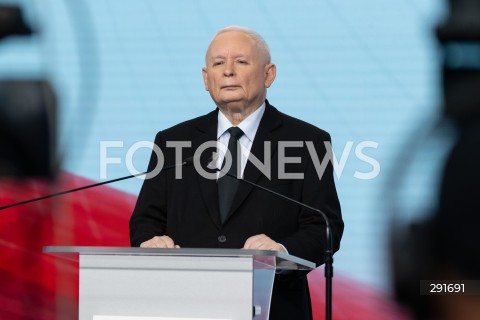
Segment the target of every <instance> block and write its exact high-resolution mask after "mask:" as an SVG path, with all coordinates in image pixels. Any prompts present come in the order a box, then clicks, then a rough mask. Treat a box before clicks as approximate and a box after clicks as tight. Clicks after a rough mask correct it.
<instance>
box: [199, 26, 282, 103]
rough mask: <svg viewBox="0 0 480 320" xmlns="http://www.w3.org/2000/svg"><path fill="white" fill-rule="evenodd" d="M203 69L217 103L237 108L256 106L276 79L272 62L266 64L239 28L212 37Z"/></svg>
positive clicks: (205, 80) (204, 78)
mask: <svg viewBox="0 0 480 320" xmlns="http://www.w3.org/2000/svg"><path fill="white" fill-rule="evenodd" d="M202 71H203V80H204V82H205V88H206V90H207V91H209V92H210V96H211V97H212V99H213V101H215V103H216V104H217V106H218V107H219V108H221V109H222V108H228V109H229V110H231V111H237V112H241V111H244V110H246V109H247V108H249V107H254V108H256V107H259V106H260V105H261V104H262V103H263V101H264V99H265V97H266V89H267V88H268V87H269V86H270V85H271V84H272V82H273V80H274V79H275V65H273V64H267V61H266V57H265V56H264V55H262V52H261V51H260V50H259V49H258V48H257V46H256V45H255V42H254V40H253V39H251V38H250V37H249V36H247V35H246V34H244V33H243V32H239V31H228V32H225V33H222V34H220V35H218V36H217V37H216V38H215V39H214V40H213V41H212V43H211V44H210V47H209V49H208V51H207V56H206V67H205V68H203V70H202Z"/></svg>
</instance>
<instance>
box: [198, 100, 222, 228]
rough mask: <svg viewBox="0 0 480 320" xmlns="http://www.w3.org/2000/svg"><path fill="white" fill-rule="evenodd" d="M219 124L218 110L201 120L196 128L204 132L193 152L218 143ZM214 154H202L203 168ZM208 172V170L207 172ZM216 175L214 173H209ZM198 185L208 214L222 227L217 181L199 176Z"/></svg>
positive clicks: (217, 225)
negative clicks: (205, 145) (208, 144)
mask: <svg viewBox="0 0 480 320" xmlns="http://www.w3.org/2000/svg"><path fill="white" fill-rule="evenodd" d="M217 122H218V109H217V110H215V111H213V112H210V113H209V114H207V115H206V116H205V117H203V118H202V119H200V120H199V121H198V122H197V123H196V126H197V128H198V129H199V130H200V131H201V132H202V133H201V134H200V135H199V136H198V137H197V138H195V139H194V140H193V141H192V147H193V150H194V151H196V150H197V149H198V148H199V147H200V146H201V145H202V144H203V143H205V142H209V141H213V142H215V141H217ZM211 155H212V153H211V152H210V149H208V152H207V151H204V152H202V154H201V156H200V164H201V166H202V168H204V169H205V168H207V165H208V164H209V162H211V161H212V159H211ZM207 171H208V170H207ZM209 172H210V173H214V171H209ZM196 176H197V183H198V184H199V190H200V192H201V194H202V197H203V199H204V201H205V204H206V207H207V208H208V214H209V216H210V218H211V219H212V221H213V223H214V224H215V225H216V227H217V228H220V227H221V222H220V209H219V207H218V190H217V180H216V179H207V178H205V177H202V176H201V175H200V174H197V175H196Z"/></svg>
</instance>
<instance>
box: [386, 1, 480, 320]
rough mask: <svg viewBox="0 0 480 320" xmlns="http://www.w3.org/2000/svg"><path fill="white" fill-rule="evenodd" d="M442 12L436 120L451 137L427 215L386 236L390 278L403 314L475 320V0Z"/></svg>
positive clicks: (479, 223)
mask: <svg viewBox="0 0 480 320" xmlns="http://www.w3.org/2000/svg"><path fill="white" fill-rule="evenodd" d="M449 8H450V11H449V14H448V16H447V18H446V20H445V21H444V22H443V23H442V24H440V25H439V27H438V28H437V38H438V40H439V42H440V44H441V50H442V53H443V66H442V80H443V82H442V90H443V100H444V106H443V110H442V114H443V116H444V117H446V118H448V119H450V120H452V122H453V124H454V126H455V128H456V131H457V134H458V135H457V137H456V141H455V144H454V146H453V148H452V149H451V150H450V152H449V154H448V158H447V161H446V164H445V166H444V167H443V172H442V173H441V174H442V175H441V179H440V184H439V192H438V196H437V199H435V201H436V202H435V206H434V207H435V209H434V210H433V212H431V215H430V216H428V217H427V218H425V217H422V219H417V221H413V222H412V223H410V224H409V225H407V227H408V228H407V229H406V230H404V232H403V234H395V232H394V233H393V235H394V237H393V238H394V239H393V240H394V241H393V243H392V244H393V250H392V252H393V276H394V286H395V291H396V297H397V299H398V301H400V302H402V303H404V304H405V305H407V306H408V307H410V308H411V310H412V311H413V312H414V315H415V317H416V319H436V320H471V319H472V320H478V319H480V281H478V280H480V167H479V166H480V0H450V1H449ZM403 214H405V215H407V214H408V213H405V212H403ZM394 231H395V230H394ZM470 280H477V287H476V288H467V290H466V291H465V292H464V293H465V294H463V293H462V292H459V293H457V294H456V293H454V292H449V291H447V290H446V289H445V292H441V293H440V294H438V291H436V293H435V294H431V291H428V292H427V294H425V293H421V281H429V282H430V283H433V284H435V283H437V284H438V283H441V282H442V281H443V282H450V283H454V284H461V283H465V281H470ZM465 286H467V285H466V284H465ZM436 288H437V289H438V287H436ZM440 288H441V289H442V290H443V289H444V288H445V287H440ZM427 289H432V287H431V286H429V288H427ZM471 290H475V292H476V293H473V292H472V291H471Z"/></svg>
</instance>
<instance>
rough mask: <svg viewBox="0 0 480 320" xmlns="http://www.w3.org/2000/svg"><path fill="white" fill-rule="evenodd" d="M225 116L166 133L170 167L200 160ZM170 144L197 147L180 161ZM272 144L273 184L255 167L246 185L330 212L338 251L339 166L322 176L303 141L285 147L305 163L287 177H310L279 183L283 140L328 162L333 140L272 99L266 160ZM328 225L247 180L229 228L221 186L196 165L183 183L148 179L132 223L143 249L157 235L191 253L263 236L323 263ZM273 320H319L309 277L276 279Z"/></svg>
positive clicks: (165, 177) (265, 126) (258, 150)
mask: <svg viewBox="0 0 480 320" xmlns="http://www.w3.org/2000/svg"><path fill="white" fill-rule="evenodd" d="M217 113H218V109H217V110H215V111H213V112H210V113H209V114H207V115H205V116H201V117H199V118H195V119H193V120H189V121H186V122H183V123H181V124H178V125H176V126H174V127H172V128H169V129H167V130H164V131H161V132H159V133H158V134H157V136H156V138H155V144H156V145H158V146H159V147H160V148H161V150H162V151H163V154H164V157H165V165H170V164H174V163H178V162H181V160H182V159H185V158H187V157H190V156H193V155H194V152H195V150H197V148H198V147H199V146H200V145H201V144H202V143H204V142H207V141H216V134H217ZM167 141H191V142H192V147H191V148H185V149H183V155H182V159H175V150H174V148H171V147H169V148H167V147H166V142H167ZM264 141H270V142H271V168H272V170H271V179H268V178H267V177H266V176H264V175H263V174H262V173H261V172H260V170H258V169H257V168H256V167H255V166H254V165H253V164H252V163H251V162H250V161H249V162H248V163H247V165H246V167H245V171H244V179H246V180H250V181H253V182H256V183H258V184H260V185H262V186H265V187H267V188H270V189H272V190H274V191H277V192H279V193H282V194H284V195H287V196H289V197H292V198H294V199H296V200H298V201H301V202H304V203H306V204H308V205H310V206H313V207H315V208H319V209H321V210H322V211H324V212H325V213H326V214H327V216H328V217H329V219H330V223H331V227H332V234H333V240H334V250H335V251H336V250H338V248H339V245H340V238H341V236H342V232H343V222H342V218H341V213H340V204H339V201H338V197H337V192H336V189H335V185H334V181H333V167H332V164H331V162H329V164H328V166H327V167H326V169H325V172H324V173H323V175H322V176H321V178H319V175H318V174H317V171H316V169H315V167H314V165H313V162H312V158H311V157H310V154H309V151H308V150H307V147H306V146H305V143H303V147H292V148H286V149H285V150H286V152H285V155H286V156H288V157H300V158H301V163H290V164H287V165H286V166H285V168H286V170H285V171H286V172H289V173H303V174H304V179H279V177H278V155H279V153H278V151H279V150H278V149H279V148H278V142H279V141H312V142H313V143H314V146H315V149H316V152H317V155H318V158H319V161H320V162H321V161H322V160H323V157H324V155H325V153H326V148H325V144H324V141H328V142H329V141H330V136H329V134H328V133H327V132H325V131H323V130H321V129H318V128H316V127H314V126H312V125H310V124H308V123H306V122H303V121H300V120H298V119H295V118H292V117H290V116H287V115H285V114H283V113H281V112H279V111H278V110H277V109H275V108H274V107H273V106H271V105H270V104H269V103H268V101H267V102H266V109H265V113H264V115H263V117H262V120H261V122H260V125H259V128H258V130H257V133H256V136H255V139H254V142H253V145H252V149H251V153H252V154H254V155H255V156H256V157H257V158H258V159H260V161H262V162H264V160H265V159H264ZM211 154H212V153H211V152H210V151H208V150H207V151H206V152H203V153H202V155H201V157H200V162H201V164H202V167H203V168H205V167H206V165H207V163H208V162H209V161H210V160H211ZM156 163H157V156H156V154H155V153H152V158H151V160H150V164H149V170H152V169H153V168H154V167H155V165H156ZM324 227H325V223H324V221H323V219H322V217H321V216H320V215H318V214H317V213H315V212H312V211H311V210H306V209H302V208H299V207H298V206H296V205H294V204H291V203H288V202H286V201H285V200H282V199H279V198H278V197H275V196H274V195H271V194H269V193H266V192H265V191H262V190H258V189H254V188H253V187H251V186H250V185H248V184H246V183H241V182H240V184H239V187H238V191H237V194H236V196H235V199H234V201H233V205H232V208H231V210H230V213H229V216H228V218H227V220H226V221H225V223H224V224H223V225H222V224H221V222H220V214H219V209H218V192H217V184H216V180H215V179H206V178H204V177H202V176H201V175H199V174H198V173H197V171H196V170H195V168H194V166H189V167H184V168H183V172H182V179H175V170H169V171H163V172H162V173H160V174H159V175H157V176H156V177H154V178H152V179H149V180H145V182H144V184H143V187H142V190H141V192H140V195H139V197H138V201H137V204H136V207H135V210H134V212H133V214H132V217H131V220H130V239H131V244H132V245H133V246H139V245H140V244H141V243H142V242H143V241H146V240H149V239H151V238H153V237H154V236H158V235H168V236H170V237H171V238H172V239H173V240H174V242H175V243H176V244H178V245H180V246H181V247H183V248H185V247H191V248H193V247H203V248H242V247H243V245H244V243H245V241H246V239H247V238H249V237H250V236H253V235H256V234H262V233H263V234H266V235H267V236H269V237H270V238H272V239H273V240H275V241H277V242H279V243H281V244H283V245H284V246H285V248H286V249H287V250H288V252H289V254H292V255H294V256H298V257H300V258H303V259H306V260H310V261H313V262H315V263H316V264H317V265H320V264H322V263H323V257H324V251H325V228H324ZM270 319H274V320H280V319H288V320H293V319H294V320H301V319H311V308H310V296H309V291H308V285H307V280H306V276H305V275H289V276H280V275H278V276H276V277H275V284H274V292H273V297H272V305H271V313H270Z"/></svg>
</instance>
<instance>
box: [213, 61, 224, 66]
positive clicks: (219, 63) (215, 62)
mask: <svg viewBox="0 0 480 320" xmlns="http://www.w3.org/2000/svg"><path fill="white" fill-rule="evenodd" d="M221 64H223V61H214V62H213V66H214V67H215V66H219V65H221Z"/></svg>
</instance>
